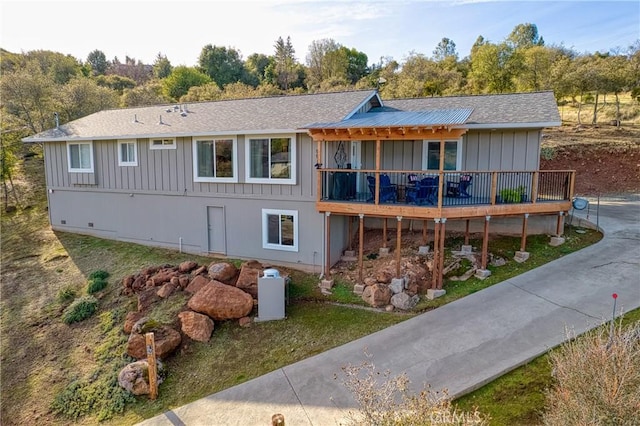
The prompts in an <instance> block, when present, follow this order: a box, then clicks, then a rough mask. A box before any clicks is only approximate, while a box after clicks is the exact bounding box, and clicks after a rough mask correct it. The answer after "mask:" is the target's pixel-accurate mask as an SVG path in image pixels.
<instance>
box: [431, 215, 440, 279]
mask: <svg viewBox="0 0 640 426" xmlns="http://www.w3.org/2000/svg"><path fill="white" fill-rule="evenodd" d="M433 221H434V222H435V223H436V224H435V226H434V231H433V266H432V268H431V288H432V289H434V290H435V289H437V288H438V266H439V265H440V261H439V259H440V257H439V256H440V218H436V219H433Z"/></svg>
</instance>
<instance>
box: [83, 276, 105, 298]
mask: <svg viewBox="0 0 640 426" xmlns="http://www.w3.org/2000/svg"><path fill="white" fill-rule="evenodd" d="M106 286H107V282H106V281H105V280H103V279H100V278H93V279H91V280H89V281H88V282H87V293H88V294H93V293H95V292H98V291H100V290H103V289H104V288H105V287H106Z"/></svg>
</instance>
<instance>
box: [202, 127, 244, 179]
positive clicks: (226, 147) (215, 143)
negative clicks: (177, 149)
mask: <svg viewBox="0 0 640 426" xmlns="http://www.w3.org/2000/svg"><path fill="white" fill-rule="evenodd" d="M237 148H238V147H237V141H236V139H235V138H214V137H199V138H195V139H194V141H193V164H194V165H195V166H194V168H193V180H194V182H237V181H238V161H237V152H238V149H237Z"/></svg>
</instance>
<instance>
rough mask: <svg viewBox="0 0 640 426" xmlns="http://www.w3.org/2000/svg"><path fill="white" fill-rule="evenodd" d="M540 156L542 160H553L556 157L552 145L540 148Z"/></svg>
mask: <svg viewBox="0 0 640 426" xmlns="http://www.w3.org/2000/svg"><path fill="white" fill-rule="evenodd" d="M540 157H541V158H542V159H543V160H547V161H549V160H553V159H554V158H556V150H555V148H553V147H550V146H545V147H543V148H541V149H540Z"/></svg>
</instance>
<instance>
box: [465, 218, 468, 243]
mask: <svg viewBox="0 0 640 426" xmlns="http://www.w3.org/2000/svg"><path fill="white" fill-rule="evenodd" d="M464 245H465V246H468V245H469V219H467V223H466V226H465V228H464Z"/></svg>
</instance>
